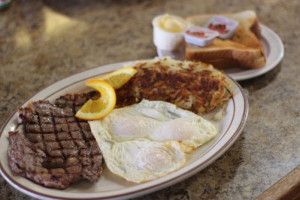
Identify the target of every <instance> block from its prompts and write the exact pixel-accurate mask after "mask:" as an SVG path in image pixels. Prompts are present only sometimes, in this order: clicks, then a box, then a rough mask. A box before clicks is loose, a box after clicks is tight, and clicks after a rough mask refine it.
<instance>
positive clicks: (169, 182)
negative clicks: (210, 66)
mask: <svg viewBox="0 0 300 200" xmlns="http://www.w3.org/2000/svg"><path fill="white" fill-rule="evenodd" d="M138 61H141V60H134V61H126V62H119V63H113V64H108V65H103V66H99V67H96V68H93V69H90V70H85V71H82V72H79V73H76V74H74V75H71V76H69V77H66V78H64V79H61V80H59V81H56V82H54V83H52V84H51V85H49V86H46V87H45V88H43V89H41V90H40V91H39V92H37V93H35V94H34V95H33V96H31V97H30V98H28V99H27V100H26V101H25V102H24V103H23V104H21V105H19V106H18V107H17V108H16V109H15V110H14V111H13V112H12V113H11V114H10V116H9V117H8V118H7V120H6V121H5V122H4V123H3V125H2V127H1V129H0V139H1V136H2V134H3V131H4V129H5V127H6V126H7V124H8V123H9V122H10V121H11V120H12V118H13V117H14V115H16V114H17V111H18V108H19V107H20V106H23V105H25V104H26V103H28V102H29V101H30V100H32V99H33V98H34V97H35V96H37V95H39V94H41V93H42V92H43V91H45V90H47V89H49V88H50V87H52V86H53V85H56V84H62V83H63V82H64V81H68V80H72V79H74V78H75V79H76V77H78V76H79V75H81V74H84V73H88V72H92V71H96V70H97V69H98V68H104V67H106V68H108V69H109V67H111V66H119V67H118V68H120V67H121V65H126V64H128V63H132V62H138ZM111 70H113V69H110V71H111ZM106 72H109V70H107V71H105V69H104V70H102V72H101V74H103V73H106ZM83 76H84V77H85V78H84V79H88V78H92V77H93V76H99V74H97V75H92V76H87V75H83ZM225 76H226V77H227V78H228V79H229V80H230V81H231V82H233V83H234V84H235V85H236V86H237V88H238V91H240V92H241V94H242V100H243V102H242V103H243V104H244V110H243V114H242V117H241V120H240V121H239V125H238V126H237V128H236V131H235V132H234V133H232V135H231V136H230V138H229V139H228V140H227V141H225V143H224V145H223V146H221V147H220V148H219V149H217V151H216V152H215V153H214V154H212V155H211V156H209V158H207V160H205V161H203V162H202V163H199V164H198V165H196V166H195V167H193V168H192V169H191V170H190V171H187V172H185V173H182V174H179V175H178V176H176V177H173V178H171V179H168V180H165V181H162V182H159V183H157V184H155V185H152V186H151V185H150V186H146V187H145V188H141V189H138V190H137V191H132V192H125V193H123V194H116V195H110V196H105V197H98V198H97V197H90V198H85V199H89V200H92V199H106V198H110V199H114V198H129V197H131V196H132V197H133V195H134V196H139V195H142V194H147V193H150V192H154V191H156V190H160V189H163V188H166V187H168V186H170V185H173V184H175V183H178V182H180V181H182V180H184V179H186V178H188V177H190V176H192V175H193V174H196V173H198V172H199V171H201V170H203V169H205V168H206V167H207V166H208V165H210V164H211V163H212V162H214V161H215V160H216V159H218V158H219V157H220V156H222V155H223V154H224V153H225V152H226V151H227V149H228V148H230V147H231V146H232V144H233V143H234V142H235V141H236V139H237V138H238V137H239V135H240V134H241V132H242V130H243V128H244V126H245V124H246V120H247V117H248V112H249V103H248V98H247V96H246V94H245V92H244V90H243V88H242V87H241V86H240V85H239V84H238V83H237V81H236V80H234V79H233V78H232V77H230V76H228V75H226V74H225ZM84 79H81V80H75V81H74V82H72V83H70V84H64V85H62V87H61V88H59V89H56V91H55V92H53V93H52V94H50V95H48V96H47V97H45V98H49V96H51V95H53V94H55V93H57V92H58V91H60V90H63V89H64V88H66V87H69V86H71V85H74V84H76V83H77V82H80V81H82V80H84ZM232 100H233V102H234V98H232ZM234 105H235V103H234ZM234 113H235V112H234ZM232 121H233V119H232ZM232 121H231V122H230V125H229V127H228V130H229V129H230V127H231V123H232ZM228 130H226V132H227V131H228ZM226 132H225V133H226ZM225 135H226V134H224V135H223V137H224V136H225ZM3 137H4V136H3ZM221 139H222V138H219V140H218V141H220V140H221ZM218 141H216V143H215V144H214V145H212V146H211V147H210V148H209V149H208V150H207V152H206V153H208V152H209V151H210V150H211V149H212V148H213V147H214V146H215V145H216V144H217V142H218ZM206 153H205V154H206ZM205 154H204V155H205ZM204 155H203V156H204ZM0 174H1V175H2V177H3V178H4V179H5V180H6V181H7V182H8V183H9V184H10V185H11V186H13V187H14V188H15V189H17V190H19V191H21V192H22V193H24V194H26V195H29V196H32V197H35V198H37V197H39V198H41V197H42V198H47V199H61V198H60V197H58V196H52V195H49V194H45V193H41V192H37V191H34V190H32V189H30V188H27V187H26V186H23V185H22V184H21V183H18V182H17V181H16V180H14V178H13V177H11V176H10V175H9V174H7V173H6V171H5V169H4V168H3V167H2V162H1V160H0ZM62 198H65V197H62ZM68 199H74V200H78V199H83V198H70V197H68Z"/></svg>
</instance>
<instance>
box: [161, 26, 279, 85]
mask: <svg viewBox="0 0 300 200" xmlns="http://www.w3.org/2000/svg"><path fill="white" fill-rule="evenodd" d="M260 27H261V34H262V38H261V39H260V41H261V43H262V45H263V47H264V50H265V54H266V65H265V66H264V67H262V68H260V69H243V68H237V67H236V68H231V69H224V72H225V73H227V74H228V75H229V76H231V77H232V78H233V79H234V80H237V81H242V80H247V79H251V78H254V77H257V76H260V75H262V74H265V73H267V72H268V71H270V70H271V69H273V68H274V67H276V66H277V65H278V63H279V62H280V61H281V59H282V58H283V55H284V47H283V44H282V41H281V39H280V37H279V36H278V35H277V34H276V33H275V32H274V31H273V30H271V29H270V28H268V27H267V26H265V25H263V24H260ZM157 54H158V56H160V57H161V56H170V57H172V58H175V59H183V58H184V52H183V51H178V52H168V51H162V50H159V49H158V50H157Z"/></svg>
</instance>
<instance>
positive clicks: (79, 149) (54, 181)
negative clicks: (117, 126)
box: [8, 92, 103, 189]
mask: <svg viewBox="0 0 300 200" xmlns="http://www.w3.org/2000/svg"><path fill="white" fill-rule="evenodd" d="M95 95H98V96H99V94H97V93H93V92H92V93H82V94H74V95H70V94H67V95H65V96H61V97H60V98H58V99H57V100H56V101H55V103H54V104H51V103H50V102H49V101H45V100H42V101H36V102H32V103H30V104H29V105H28V106H27V107H25V108H21V109H20V110H19V121H20V124H21V125H23V131H15V132H9V142H10V145H9V149H8V160H9V165H10V167H11V169H12V171H13V172H15V173H17V174H19V175H21V176H23V177H26V178H28V179H30V180H32V181H34V182H36V183H38V184H41V185H43V186H46V187H52V188H58V189H64V188H67V187H68V186H69V185H70V184H71V183H72V182H75V181H78V180H80V179H87V180H89V181H92V182H95V181H97V180H98V179H99V177H100V175H101V173H102V167H101V166H102V163H103V158H102V154H101V152H100V149H99V147H98V145H97V143H96V141H95V138H94V137H93V135H92V133H91V130H90V128H89V125H88V123H87V121H85V120H80V119H76V118H75V113H76V111H77V109H79V108H80V107H81V106H82V105H83V104H84V103H85V102H86V101H87V100H88V99H89V98H91V97H94V96H95Z"/></svg>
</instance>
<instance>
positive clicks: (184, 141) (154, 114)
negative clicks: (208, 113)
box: [92, 100, 217, 153]
mask: <svg viewBox="0 0 300 200" xmlns="http://www.w3.org/2000/svg"><path fill="white" fill-rule="evenodd" d="M92 123H95V125H94V126H95V127H96V126H99V127H98V128H99V129H101V133H102V134H105V135H106V137H107V138H109V139H111V140H114V141H117V142H122V141H130V140H136V139H149V140H151V141H156V142H167V141H178V142H180V144H181V147H182V149H183V150H184V151H185V152H186V153H188V152H191V151H193V150H194V149H196V148H197V147H199V146H201V145H203V144H205V143H206V142H208V141H209V140H211V139H212V138H213V137H215V135H216V134H217V130H216V128H215V126H214V125H213V124H212V123H210V122H209V121H207V120H205V119H203V118H202V117H200V116H198V115H196V114H194V113H192V112H190V111H187V110H183V109H181V108H178V107H177V106H175V105H174V104H171V103H167V102H163V101H148V100H143V101H142V102H140V103H139V104H135V105H132V106H128V107H124V108H120V109H114V110H113V111H112V112H111V113H110V114H109V115H108V116H106V117H105V118H104V119H102V120H98V121H93V122H92ZM92 131H93V130H92Z"/></svg>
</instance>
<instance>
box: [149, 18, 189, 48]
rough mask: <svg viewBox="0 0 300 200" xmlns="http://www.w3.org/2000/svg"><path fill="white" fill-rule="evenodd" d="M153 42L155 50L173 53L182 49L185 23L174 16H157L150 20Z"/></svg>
mask: <svg viewBox="0 0 300 200" xmlns="http://www.w3.org/2000/svg"><path fill="white" fill-rule="evenodd" d="M152 25H153V42H154V44H155V46H156V47H157V49H159V50H162V51H175V50H179V49H183V48H184V37H183V34H182V33H183V32H184V30H185V29H186V28H187V23H186V21H185V20H184V19H183V18H181V17H179V16H175V15H168V14H165V15H159V16H156V17H155V18H154V19H153V20H152Z"/></svg>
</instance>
